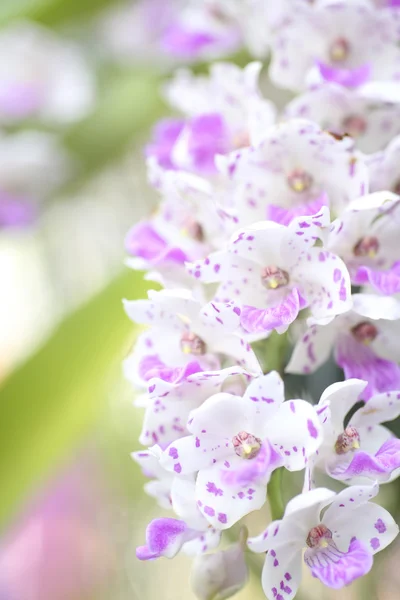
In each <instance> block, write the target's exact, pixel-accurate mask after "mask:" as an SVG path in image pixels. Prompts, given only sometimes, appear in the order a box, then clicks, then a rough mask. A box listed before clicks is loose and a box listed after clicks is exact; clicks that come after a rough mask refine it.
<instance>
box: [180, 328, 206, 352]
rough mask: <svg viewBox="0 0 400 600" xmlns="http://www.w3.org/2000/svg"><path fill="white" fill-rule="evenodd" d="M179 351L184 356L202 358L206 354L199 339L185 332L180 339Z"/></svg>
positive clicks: (203, 344) (189, 332)
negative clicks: (192, 355) (189, 355)
mask: <svg viewBox="0 0 400 600" xmlns="http://www.w3.org/2000/svg"><path fill="white" fill-rule="evenodd" d="M181 350H182V352H183V353H184V354H194V355H196V356H202V355H203V354H205V353H206V351H207V347H206V344H205V342H204V341H203V340H202V339H201V337H199V336H198V335H196V334H194V333H192V332H191V331H185V332H184V333H183V334H182V337H181Z"/></svg>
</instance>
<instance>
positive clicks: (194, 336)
mask: <svg viewBox="0 0 400 600" xmlns="http://www.w3.org/2000/svg"><path fill="white" fill-rule="evenodd" d="M206 4H208V3H206ZM219 4H221V7H220V8H221V11H222V10H223V7H224V6H226V3H225V2H223V1H221V2H213V5H214V8H215V9H216V7H217V6H218V5H219ZM233 4H234V3H232V6H233ZM264 4H267V5H268V2H266V3H265V2H264ZM275 4H276V3H274V2H272V1H271V3H270V5H271V10H270V11H269V10H266V11H265V12H262V13H260V19H261V18H263V19H265V21H264V31H265V32H267V33H266V34H265V35H268V42H269V48H270V54H271V56H270V64H269V75H270V78H271V80H272V81H273V83H274V84H275V85H276V86H278V87H282V88H287V89H289V90H292V91H295V92H298V95H297V97H295V98H294V99H293V100H291V101H290V102H289V104H288V105H287V106H285V107H284V108H283V110H279V111H278V109H277V108H276V107H275V106H274V105H273V103H272V102H271V101H269V100H267V99H265V98H264V97H263V96H262V94H261V92H260V89H259V85H258V77H259V73H260V69H261V64H260V63H259V62H252V63H250V64H248V65H247V66H246V67H245V68H244V69H240V68H239V67H238V66H236V65H234V64H229V63H215V64H213V65H212V66H211V67H210V73H209V75H208V76H194V75H192V74H191V73H190V72H189V71H188V70H179V71H178V72H177V74H176V75H175V77H174V78H173V79H172V81H171V82H170V83H168V84H167V85H166V87H165V96H166V98H167V99H168V100H169V101H170V103H171V105H172V106H173V107H174V108H175V109H178V110H179V111H181V113H182V114H183V116H182V117H181V118H173V119H172V118H171V119H166V120H163V121H161V122H160V123H159V124H158V125H157V126H156V128H155V131H154V135H153V139H152V141H151V143H149V144H148V146H147V155H148V172H149V180H150V182H151V184H152V185H153V187H154V188H155V189H156V190H158V192H159V194H160V196H161V202H160V206H159V209H158V211H157V212H156V213H155V214H154V215H153V216H152V217H151V218H150V219H149V220H146V221H142V222H140V223H139V224H137V225H135V226H134V227H133V228H132V229H131V230H130V232H129V233H128V235H127V238H126V249H127V252H128V254H129V258H128V261H127V262H128V264H129V265H130V266H131V267H133V268H135V269H144V270H146V271H147V278H148V279H149V280H153V281H156V282H158V283H159V284H161V285H162V286H163V289H162V290H161V291H150V292H149V294H148V299H147V300H136V301H125V309H126V312H127V314H128V316H129V317H130V318H131V319H132V320H133V321H134V322H135V323H139V324H143V325H147V326H149V327H148V328H147V329H146V330H145V331H144V333H141V334H140V335H139V337H138V339H137V343H136V345H135V347H134V349H133V351H132V353H131V354H130V355H129V357H128V358H127V359H126V361H125V363H124V370H125V374H126V377H127V378H128V379H129V380H130V381H131V382H132V384H133V385H134V386H135V388H136V389H141V390H142V391H145V393H144V394H142V395H141V396H140V398H139V400H138V401H137V403H138V405H140V406H142V407H143V408H144V409H145V416H144V422H143V428H142V432H141V435H140V439H139V441H140V443H141V444H143V446H145V447H147V449H143V450H140V451H138V452H135V453H134V454H133V458H134V460H135V461H136V462H137V463H138V464H139V465H140V467H141V468H142V469H143V472H144V474H145V475H146V476H147V477H149V479H150V481H149V482H148V483H147V484H146V485H145V490H146V492H147V493H148V494H149V495H150V496H152V497H154V498H155V499H156V500H157V502H158V504H159V505H160V507H162V508H163V509H166V510H169V511H170V514H171V516H168V517H163V518H159V519H155V520H153V521H152V522H151V523H150V524H149V525H148V527H147V531H146V544H145V545H143V546H141V547H139V548H138V549H137V556H138V558H139V559H141V560H147V559H155V558H158V557H161V556H164V557H167V558H172V557H174V556H175V555H176V554H177V553H179V552H180V551H182V552H185V553H186V554H189V555H193V556H194V557H195V559H194V563H193V572H192V583H193V589H194V591H195V593H196V594H197V595H198V597H199V598H201V599H204V600H212V599H213V598H219V597H221V598H222V597H227V596H228V595H231V594H233V593H235V591H237V590H238V589H240V587H241V586H242V585H244V583H245V580H246V577H247V567H246V563H245V553H244V550H245V549H246V548H247V549H249V550H250V551H253V552H256V553H257V552H258V553H263V554H264V555H265V562H264V567H263V571H262V586H263V590H264V592H265V595H266V597H267V598H268V599H270V600H274V599H276V600H290V599H291V598H294V596H295V595H296V592H297V589H298V587H299V584H300V578H301V567H302V560H304V561H305V563H306V565H307V566H308V567H309V569H310V571H311V573H312V575H313V576H314V577H316V578H318V579H319V580H320V581H321V582H322V583H323V584H325V585H327V586H329V587H331V588H341V587H342V586H344V585H348V584H349V583H351V582H352V581H353V580H355V579H357V578H359V577H360V576H362V575H364V574H366V573H367V572H368V571H369V570H370V569H371V567H372V561H373V555H374V554H375V553H376V552H378V551H380V550H382V549H383V548H385V547H386V546H387V545H388V544H390V543H391V542H392V541H393V539H394V538H395V537H396V535H397V533H398V527H397V525H396V523H395V521H394V520H393V518H392V516H391V515H390V514H389V513H388V512H387V510H386V509H384V508H383V507H381V506H380V505H378V504H376V503H375V502H373V501H372V500H373V499H374V498H375V496H376V495H377V494H378V492H379V485H380V484H383V483H387V482H390V481H392V480H393V479H395V478H396V477H397V476H398V474H399V473H400V441H399V440H398V439H397V437H395V436H394V434H393V433H392V432H391V431H390V429H388V428H387V427H386V426H385V425H383V423H388V422H391V421H393V420H394V419H396V418H397V417H398V416H399V415H400V368H399V365H398V363H399V360H400V346H399V343H398V338H399V334H400V301H399V299H398V293H399V292H400V245H399V242H398V240H399V236H400V196H399V195H398V194H399V192H400V171H399V167H398V158H397V157H398V154H399V149H400V83H399V81H400V47H399V41H400V29H399V23H400V21H399V19H400V10H399V8H398V7H397V4H400V3H397V2H372V1H369V0H368V1H367V0H351V1H346V2H344V1H339V0H316V1H315V2H312V3H311V2H308V1H306V0H298V1H293V2H282V3H279V7H280V8H279V11H278V10H272V7H273V5H275ZM249 5H250V3H249ZM254 7H255V8H254V10H257V8H256V7H257V2H254ZM249 10H250V9H249ZM278 13H279V14H278ZM253 21H254V13H252V19H251V20H250V19H249V21H248V22H247V25H248V26H249V23H250V22H253ZM258 27H259V24H258ZM282 342H283V343H282ZM291 345H293V348H292V349H291V350H290V348H291ZM260 347H261V348H264V350H263V352H261V353H260V352H259V349H260ZM282 347H283V348H284V351H283V352H282ZM256 348H257V349H258V351H257V354H256V352H255V349H256ZM278 350H279V351H278ZM331 354H333V357H334V360H335V362H336V363H337V365H338V366H339V367H340V368H341V369H342V372H343V373H344V381H337V382H335V383H333V384H331V385H329V386H328V387H327V388H326V389H325V391H324V392H323V394H322V396H321V398H320V400H319V402H318V403H317V404H315V405H314V404H312V403H311V402H310V401H309V394H308V392H307V393H306V394H304V395H305V396H306V397H307V398H306V399H298V398H294V399H293V398H291V397H290V395H291V394H289V393H288V391H287V392H286V395H287V396H289V397H288V398H286V399H285V389H284V388H285V387H286V388H287V387H288V386H287V385H284V379H286V377H285V376H284V375H283V374H284V373H294V374H300V375H303V376H304V379H305V381H308V380H309V377H310V374H312V373H314V372H315V371H316V370H317V369H318V368H319V367H321V366H322V365H323V364H324V363H325V362H326V361H327V360H328V359H329V357H330V356H331ZM278 355H279V356H278ZM287 357H288V360H287ZM271 365H274V366H275V369H273V368H272V367H271ZM282 377H283V378H284V379H282ZM305 385H307V384H305ZM349 415H350V418H349ZM293 471H303V474H304V485H303V489H302V491H301V493H300V494H299V495H297V496H295V497H293V498H292V499H291V500H290V501H289V502H288V503H287V505H286V507H285V508H284V507H283V506H281V505H280V503H281V502H282V498H281V492H280V489H279V485H280V483H279V482H280V479H281V476H282V474H285V473H286V472H293ZM285 477H286V476H285ZM289 479H290V477H289ZM289 479H288V480H289ZM285 481H286V479H285ZM328 481H330V482H331V484H327V482H328ZM325 485H328V487H325ZM322 486H323V487H322ZM330 487H332V488H333V489H332V490H331V489H329V488H330ZM334 490H335V491H334ZM292 495H293V494H292ZM267 499H268V500H269V508H270V513H271V517H272V519H273V521H272V522H271V523H270V524H269V525H268V527H267V528H266V529H265V531H264V532H262V533H261V534H260V535H258V536H256V537H250V538H248V533H247V529H246V528H245V527H242V528H241V529H240V531H239V528H238V527H235V526H236V524H237V523H238V522H240V521H241V520H242V519H243V518H245V517H246V516H247V515H248V514H249V513H251V512H253V511H255V510H259V509H262V508H263V507H265V504H266V502H267ZM263 510H264V509H263ZM231 528H232V529H231ZM225 530H230V532H229V535H230V539H231V541H232V540H233V541H234V542H235V543H233V545H231V546H230V547H229V548H228V549H226V550H222V551H217V552H214V553H210V552H211V551H213V550H215V549H216V548H217V547H218V545H219V543H220V540H221V535H222V533H223V531H225Z"/></svg>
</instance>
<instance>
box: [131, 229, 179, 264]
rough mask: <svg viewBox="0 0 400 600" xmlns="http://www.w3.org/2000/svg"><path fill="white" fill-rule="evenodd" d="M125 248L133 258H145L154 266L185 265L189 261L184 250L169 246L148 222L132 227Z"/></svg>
mask: <svg viewBox="0 0 400 600" xmlns="http://www.w3.org/2000/svg"><path fill="white" fill-rule="evenodd" d="M125 247H126V250H127V251H128V252H129V254H131V255H132V256H138V257H139V258H143V259H144V260H147V261H148V262H149V263H150V264H152V265H154V266H160V265H165V264H168V263H177V264H182V265H183V264H184V263H185V262H186V261H187V260H188V257H187V256H186V254H185V253H184V252H183V250H181V249H180V248H175V247H173V246H170V245H168V243H167V242H166V240H165V239H164V238H162V237H161V236H160V235H159V234H158V233H157V231H156V230H155V229H154V227H153V225H152V224H151V223H150V222H148V221H143V222H142V223H138V224H137V225H135V226H134V227H132V229H131V230H130V231H129V232H128V235H127V238H126V242H125Z"/></svg>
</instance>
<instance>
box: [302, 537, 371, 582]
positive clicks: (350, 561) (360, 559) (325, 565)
mask: <svg viewBox="0 0 400 600" xmlns="http://www.w3.org/2000/svg"><path fill="white" fill-rule="evenodd" d="M304 560H305V562H306V563H307V564H308V566H309V567H310V569H311V573H312V575H313V576H314V577H317V578H318V579H319V580H320V581H321V582H322V583H323V584H325V585H326V586H328V587H330V588H333V589H335V590H338V589H340V588H342V587H344V586H345V585H349V584H350V583H351V582H352V581H354V580H355V579H358V578H359V577H362V575H365V574H366V573H368V572H369V571H370V570H371V568H372V563H373V558H372V553H371V552H370V551H369V550H368V549H367V548H366V547H365V546H364V544H362V543H361V542H359V541H358V540H357V539H353V540H352V541H351V543H350V546H349V549H348V551H347V552H340V550H339V549H338V548H337V547H336V545H335V543H334V542H333V541H332V540H329V543H328V546H327V547H326V548H321V549H318V550H317V551H315V550H312V549H311V548H310V549H307V550H306V552H305V555H304Z"/></svg>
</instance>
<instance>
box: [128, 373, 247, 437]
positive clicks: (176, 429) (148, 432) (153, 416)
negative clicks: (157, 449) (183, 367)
mask: <svg viewBox="0 0 400 600" xmlns="http://www.w3.org/2000/svg"><path fill="white" fill-rule="evenodd" d="M199 369H200V367H199ZM250 379H251V376H250V375H249V374H248V373H247V372H246V371H245V370H244V369H241V368H240V367H228V368H226V369H222V370H220V371H200V370H199V371H198V372H194V373H191V372H190V371H189V370H187V371H186V376H184V377H181V378H180V379H178V380H175V381H169V380H168V379H162V378H161V377H154V378H152V379H149V381H148V382H147V385H148V388H147V390H148V393H147V395H146V397H145V399H143V398H140V399H139V401H138V402H137V405H138V406H141V407H143V408H145V409H146V412H145V416H144V419H143V425H142V431H141V434H140V437H139V442H140V443H141V444H143V445H144V446H147V445H151V444H161V445H162V446H163V447H166V446H167V445H168V444H170V443H171V442H173V441H174V440H176V439H178V438H180V437H183V436H184V435H188V433H189V432H188V430H187V428H186V423H187V421H188V418H189V414H190V413H191V412H192V411H193V410H195V409H196V408H198V407H199V406H201V404H203V402H204V401H205V400H207V398H209V397H210V396H212V395H214V394H217V393H219V392H221V391H222V390H225V391H230V390H231V389H233V390H235V392H236V391H239V392H240V391H243V392H244V390H245V388H246V384H247V382H248V381H249V380H250Z"/></svg>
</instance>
